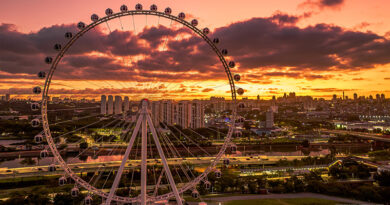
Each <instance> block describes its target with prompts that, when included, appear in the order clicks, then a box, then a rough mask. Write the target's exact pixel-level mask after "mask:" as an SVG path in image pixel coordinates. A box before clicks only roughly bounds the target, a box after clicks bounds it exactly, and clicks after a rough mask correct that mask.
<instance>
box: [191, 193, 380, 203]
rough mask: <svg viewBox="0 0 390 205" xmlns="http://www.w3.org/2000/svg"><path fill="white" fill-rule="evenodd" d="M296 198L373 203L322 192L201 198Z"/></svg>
mask: <svg viewBox="0 0 390 205" xmlns="http://www.w3.org/2000/svg"><path fill="white" fill-rule="evenodd" d="M296 198H315V199H325V200H333V201H337V202H341V203H347V204H373V203H369V202H364V201H358V200H353V199H346V198H341V197H336V196H328V195H323V194H315V193H295V194H267V195H238V196H227V197H212V198H203V200H205V201H208V200H210V201H211V203H207V204H208V205H217V204H220V203H219V202H222V204H223V202H228V201H235V200H251V199H296ZM189 204H190V205H195V204H198V202H189Z"/></svg>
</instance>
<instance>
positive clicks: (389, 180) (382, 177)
mask: <svg viewBox="0 0 390 205" xmlns="http://www.w3.org/2000/svg"><path fill="white" fill-rule="evenodd" d="M375 180H377V181H378V183H379V185H380V186H390V171H382V172H380V173H379V174H376V175H375Z"/></svg>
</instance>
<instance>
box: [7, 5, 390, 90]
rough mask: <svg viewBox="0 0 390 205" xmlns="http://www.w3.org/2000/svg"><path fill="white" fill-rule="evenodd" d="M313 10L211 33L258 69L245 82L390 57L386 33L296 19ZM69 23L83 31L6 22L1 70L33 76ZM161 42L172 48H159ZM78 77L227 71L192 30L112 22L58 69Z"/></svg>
mask: <svg viewBox="0 0 390 205" xmlns="http://www.w3.org/2000/svg"><path fill="white" fill-rule="evenodd" d="M321 2H322V4H324V5H328V6H332V5H337V4H336V3H334V2H333V3H332V2H330V1H327V2H325V1H321ZM341 3H342V2H341ZM341 3H339V4H341ZM309 15H310V13H307V14H303V15H301V16H291V15H288V14H284V13H281V12H277V13H275V14H274V15H273V16H271V17H268V18H253V19H250V20H247V21H242V22H236V23H233V24H231V25H228V26H225V27H221V28H217V29H216V30H215V32H214V33H212V34H210V38H214V37H219V38H220V40H221V43H220V45H218V47H219V48H221V49H222V48H227V49H228V50H229V55H230V56H231V57H232V59H234V60H235V61H236V62H237V64H238V65H239V70H238V72H239V73H242V74H245V73H246V72H247V71H248V70H249V69H250V70H252V72H251V73H252V74H251V75H245V77H244V78H243V81H242V82H243V83H248V82H250V83H261V84H270V83H272V80H273V79H275V78H280V77H288V78H295V79H307V80H316V79H330V78H332V77H334V76H333V75H329V74H323V73H324V72H327V73H329V71H331V72H333V73H334V75H336V74H337V73H338V72H339V73H344V72H348V71H354V70H358V69H359V70H360V69H370V68H373V67H375V66H377V65H384V64H387V63H390V58H388V53H389V52H390V41H389V39H387V38H386V37H383V36H380V35H378V34H375V33H370V32H358V31H352V30H348V29H345V28H342V27H339V26H334V25H327V24H317V25H313V26H308V27H305V28H300V27H298V26H296V25H295V24H296V23H297V22H298V21H299V20H300V19H302V18H305V17H308V16H309ZM67 31H72V32H73V33H75V32H77V31H76V29H75V25H54V26H52V27H47V28H42V29H41V30H40V31H38V32H36V33H29V34H24V33H21V32H18V31H17V30H16V28H15V26H14V25H10V24H2V25H0V39H2V41H1V42H0V56H1V57H0V71H2V72H0V78H2V79H7V77H9V78H10V79H22V78H24V77H23V76H24V75H25V76H26V78H29V79H30V78H31V76H33V75H35V74H36V73H37V72H38V71H40V70H47V69H48V68H49V66H48V65H46V64H45V63H44V62H43V59H44V57H45V56H47V55H51V56H54V55H55V51H54V49H53V45H54V44H55V43H61V44H62V45H64V44H65V42H66V39H65V38H64V33H65V32H67ZM189 34H191V35H189ZM166 39H168V41H166ZM165 42H167V43H166V44H165ZM162 46H164V47H165V48H166V49H165V50H161V49H159V48H161V47H162ZM96 53H97V54H96ZM135 56H142V58H140V59H136V58H135ZM275 69H277V70H278V71H275ZM234 72H237V71H234ZM80 78H81V79H82V80H121V81H126V80H130V81H131V80H135V81H152V80H153V81H158V80H161V81H172V82H180V81H182V80H194V81H196V80H215V79H226V74H225V73H224V70H223V67H222V66H221V63H220V62H219V59H218V58H217V57H216V55H215V54H214V53H213V51H212V49H210V47H209V46H208V45H207V44H206V43H205V42H204V41H203V40H202V39H201V38H199V37H197V36H195V35H192V32H191V31H190V30H188V29H185V28H177V29H172V28H168V27H165V26H159V27H158V28H156V27H147V28H145V29H144V30H142V31H141V32H140V33H139V34H138V35H135V34H134V33H133V32H131V31H125V32H123V31H119V30H114V31H113V32H111V33H110V34H109V35H107V34H105V33H104V32H102V31H101V30H99V29H92V30H90V32H88V33H87V34H85V35H84V36H83V37H82V38H81V39H80V40H79V41H78V42H76V43H75V44H74V46H72V48H71V49H70V50H69V55H66V56H65V57H64V58H63V60H62V62H61V63H60V65H59V66H58V68H57V70H56V73H55V79H63V80H78V79H80ZM192 89H196V88H192Z"/></svg>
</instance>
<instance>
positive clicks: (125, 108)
mask: <svg viewBox="0 0 390 205" xmlns="http://www.w3.org/2000/svg"><path fill="white" fill-rule="evenodd" d="M129 108H130V102H129V97H127V96H126V97H125V100H124V102H123V112H127V111H129Z"/></svg>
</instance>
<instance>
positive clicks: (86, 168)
mask: <svg viewBox="0 0 390 205" xmlns="http://www.w3.org/2000/svg"><path fill="white" fill-rule="evenodd" d="M304 157H306V156H265V155H259V156H252V157H248V156H235V157H229V159H230V164H239V165H243V164H259V165H263V164H264V165H274V164H276V162H278V161H279V160H280V159H285V160H294V159H301V158H304ZM212 159H213V157H198V158H169V159H168V164H170V165H175V164H176V165H177V164H182V163H190V164H196V165H204V166H207V165H208V164H210V161H211V160H212ZM223 159H224V158H223V157H222V160H223ZM120 163H121V161H108V162H92V163H77V164H70V165H69V166H70V168H71V169H72V170H73V171H74V172H76V173H81V172H83V173H86V172H96V171H98V170H99V171H111V170H117V169H118V168H119V165H120ZM220 163H222V161H221V162H220ZM139 165H140V160H129V161H128V162H127V164H126V167H125V170H129V169H132V168H134V167H138V166H139ZM148 165H161V160H159V159H148ZM61 174H63V170H62V169H61V168H60V167H59V166H58V165H57V171H55V172H49V171H48V166H34V167H21V168H13V169H9V168H7V167H3V168H0V179H6V178H16V177H32V176H45V175H61Z"/></svg>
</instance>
